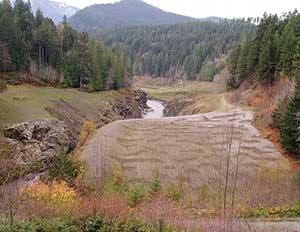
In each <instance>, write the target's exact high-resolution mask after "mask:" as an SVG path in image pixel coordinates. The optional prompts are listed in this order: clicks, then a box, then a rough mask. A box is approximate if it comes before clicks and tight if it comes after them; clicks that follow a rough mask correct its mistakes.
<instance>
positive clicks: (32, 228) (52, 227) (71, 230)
mask: <svg viewBox="0 0 300 232" xmlns="http://www.w3.org/2000/svg"><path fill="white" fill-rule="evenodd" d="M77 231H79V226H78V225H77V224H76V223H75V222H73V221H67V220H61V219H53V220H34V221H30V222H22V223H17V224H16V225H14V226H12V227H11V226H7V225H0V232H77Z"/></svg>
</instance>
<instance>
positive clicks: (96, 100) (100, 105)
mask: <svg viewBox="0 0 300 232" xmlns="http://www.w3.org/2000/svg"><path fill="white" fill-rule="evenodd" d="M146 101H147V96H146V94H145V93H144V92H141V91H136V90H133V89H123V90H119V91H106V92H100V93H93V94H89V93H85V92H80V91H78V90H75V89H58V88H51V87H34V86H30V85H19V86H8V89H7V90H6V91H4V92H3V93H1V94H0V126H1V127H2V128H3V135H2V136H1V134H0V145H1V146H0V153H1V155H5V154H6V153H10V154H13V156H11V157H15V160H19V163H20V164H21V165H22V167H23V169H24V170H27V171H28V172H30V171H38V170H39V169H43V168H45V166H47V165H48V163H49V161H51V159H52V158H53V157H54V156H56V155H58V154H60V153H61V152H64V153H67V152H69V151H70V150H72V149H74V148H75V147H76V145H77V143H78V139H79V135H80V133H81V130H82V125H83V123H84V122H85V121H93V122H95V124H96V126H97V127H101V126H103V125H105V124H107V123H110V122H113V121H116V120H121V119H128V118H141V116H142V111H143V109H144V108H145V107H146Z"/></svg>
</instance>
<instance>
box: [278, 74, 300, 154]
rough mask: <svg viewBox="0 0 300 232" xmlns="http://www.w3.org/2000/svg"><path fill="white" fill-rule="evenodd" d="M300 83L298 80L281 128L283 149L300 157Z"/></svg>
mask: <svg viewBox="0 0 300 232" xmlns="http://www.w3.org/2000/svg"><path fill="white" fill-rule="evenodd" d="M299 113H300V81H299V79H297V85H296V91H295V94H294V96H293V98H292V99H291V102H290V104H289V105H288V108H287V111H286V114H285V117H284V119H283V122H282V125H281V126H280V135H281V143H282V146H283V148H284V149H285V150H286V151H287V152H289V153H291V154H294V155H296V156H299V157H300V140H299V138H300V120H299Z"/></svg>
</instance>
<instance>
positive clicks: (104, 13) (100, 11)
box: [69, 0, 196, 32]
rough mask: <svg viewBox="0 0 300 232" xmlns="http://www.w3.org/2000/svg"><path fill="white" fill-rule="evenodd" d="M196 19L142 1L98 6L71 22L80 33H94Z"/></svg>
mask: <svg viewBox="0 0 300 232" xmlns="http://www.w3.org/2000/svg"><path fill="white" fill-rule="evenodd" d="M194 20H196V19H194V18H191V17H187V16H183V15H178V14H175V13H170V12H166V11H163V10H161V9H159V8H157V7H154V6H152V5H150V4H148V3H146V2H144V1H142V0H122V1H120V2H116V3H113V4H112V3H110V4H96V5H93V6H90V7H87V8H84V9H82V10H80V11H78V12H77V13H76V14H75V15H74V16H72V17H71V18H70V20H69V22H70V24H71V25H72V26H73V27H74V28H75V29H78V30H80V31H88V32H94V31H99V30H108V29H114V28H121V27H128V26H136V25H160V24H175V23H183V22H190V21H194Z"/></svg>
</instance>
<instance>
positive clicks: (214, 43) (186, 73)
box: [102, 20, 255, 80]
mask: <svg viewBox="0 0 300 232" xmlns="http://www.w3.org/2000/svg"><path fill="white" fill-rule="evenodd" d="M254 32H255V25H254V24H252V23H251V20H247V21H245V20H230V21H229V20H228V21H227V20H224V21H221V22H219V23H215V22H204V21H203V22H191V23H185V24H176V25H160V26H138V27H130V28H124V29H119V30H113V31H110V32H104V33H102V34H103V35H102V36H103V38H104V41H105V43H106V45H107V46H110V47H112V48H115V49H116V48H117V49H122V50H123V51H125V54H126V55H127V56H128V57H130V59H131V61H132V65H133V73H134V74H135V75H144V74H149V75H152V76H165V77H174V76H178V77H184V78H185V79H189V80H192V79H196V78H199V77H200V76H201V77H202V78H201V79H205V80H210V79H211V78H212V77H213V76H214V74H216V73H217V72H218V71H219V70H220V69H221V68H222V64H221V63H222V62H220V59H219V58H220V57H222V56H223V55H226V54H227V53H228V52H229V51H230V50H231V49H232V47H233V46H234V45H235V44H236V43H238V42H239V41H240V40H241V39H242V38H246V37H249V36H250V37H251V35H253V34H254Z"/></svg>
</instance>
